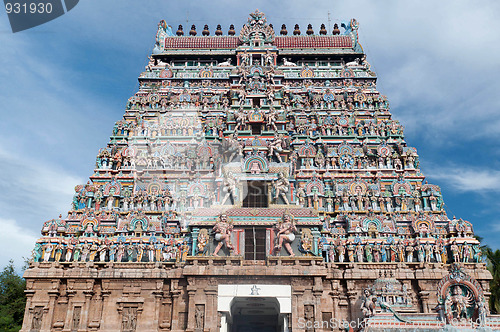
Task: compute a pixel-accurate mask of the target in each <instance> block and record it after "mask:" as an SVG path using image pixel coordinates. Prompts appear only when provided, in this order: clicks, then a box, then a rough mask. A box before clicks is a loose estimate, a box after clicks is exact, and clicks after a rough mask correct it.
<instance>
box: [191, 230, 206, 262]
mask: <svg viewBox="0 0 500 332" xmlns="http://www.w3.org/2000/svg"><path fill="white" fill-rule="evenodd" d="M199 232H200V229H199V228H198V227H195V228H193V230H192V232H191V234H192V235H191V238H192V239H193V245H192V246H191V256H196V248H197V244H198V233H199ZM207 245H208V244H207Z"/></svg>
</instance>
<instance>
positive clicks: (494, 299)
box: [486, 248, 500, 314]
mask: <svg viewBox="0 0 500 332" xmlns="http://www.w3.org/2000/svg"><path fill="white" fill-rule="evenodd" d="M486 258H487V259H488V270H490V272H491V274H492V275H493V280H491V282H490V292H491V297H490V310H491V313H495V314H498V313H500V250H499V249H497V250H495V251H493V250H491V249H490V248H487V251H486Z"/></svg>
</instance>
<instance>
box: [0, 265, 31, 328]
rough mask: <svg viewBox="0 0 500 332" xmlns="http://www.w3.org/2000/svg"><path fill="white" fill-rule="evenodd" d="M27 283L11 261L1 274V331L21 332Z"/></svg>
mask: <svg viewBox="0 0 500 332" xmlns="http://www.w3.org/2000/svg"><path fill="white" fill-rule="evenodd" d="M25 288H26V281H25V280H24V279H23V278H22V277H21V276H19V275H18V274H17V273H16V271H15V268H14V262H13V261H12V260H11V261H10V262H9V264H8V265H7V266H6V267H4V269H3V271H2V273H0V331H5V332H11V331H12V332H14V331H19V330H20V329H21V327H22V324H23V318H24V307H25V306H26V297H25V296H24V289H25Z"/></svg>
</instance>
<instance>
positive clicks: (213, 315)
mask: <svg viewBox="0 0 500 332" xmlns="http://www.w3.org/2000/svg"><path fill="white" fill-rule="evenodd" d="M205 294H206V299H207V302H206V303H207V304H206V306H205V327H208V328H210V329H211V330H213V328H214V327H215V326H217V325H218V321H217V320H218V318H219V317H218V315H217V286H208V287H207V289H205Z"/></svg>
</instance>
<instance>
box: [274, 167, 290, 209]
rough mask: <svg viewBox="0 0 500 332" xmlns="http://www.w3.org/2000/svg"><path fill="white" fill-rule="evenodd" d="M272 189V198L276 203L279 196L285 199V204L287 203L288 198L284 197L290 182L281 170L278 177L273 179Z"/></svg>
mask: <svg viewBox="0 0 500 332" xmlns="http://www.w3.org/2000/svg"><path fill="white" fill-rule="evenodd" d="M272 185H273V189H274V200H275V202H276V203H278V199H279V197H281V198H283V201H285V204H286V205H288V204H289V203H288V198H287V197H286V194H287V193H288V191H289V190H290V188H289V186H290V182H288V179H287V178H286V177H285V175H284V174H283V172H280V173H279V175H278V179H277V180H276V181H273V184H272Z"/></svg>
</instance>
